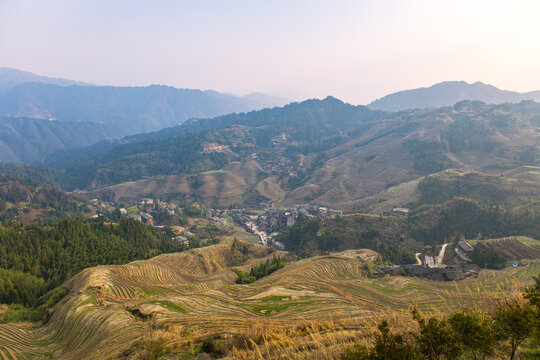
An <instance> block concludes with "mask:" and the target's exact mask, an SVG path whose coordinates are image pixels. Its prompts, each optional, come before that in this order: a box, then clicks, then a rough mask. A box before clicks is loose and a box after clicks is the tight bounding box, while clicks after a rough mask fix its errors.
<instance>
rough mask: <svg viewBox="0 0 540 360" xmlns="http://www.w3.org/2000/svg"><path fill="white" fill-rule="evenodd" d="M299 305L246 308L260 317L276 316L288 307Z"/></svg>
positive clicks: (253, 306) (285, 304) (251, 306)
mask: <svg viewBox="0 0 540 360" xmlns="http://www.w3.org/2000/svg"><path fill="white" fill-rule="evenodd" d="M299 304H300V303H290V302H287V303H284V304H278V305H250V306H248V308H249V309H250V310H251V311H253V312H254V313H257V314H260V315H273V314H277V313H279V312H282V311H283V310H287V309H288V308H290V307H293V306H297V305H299Z"/></svg>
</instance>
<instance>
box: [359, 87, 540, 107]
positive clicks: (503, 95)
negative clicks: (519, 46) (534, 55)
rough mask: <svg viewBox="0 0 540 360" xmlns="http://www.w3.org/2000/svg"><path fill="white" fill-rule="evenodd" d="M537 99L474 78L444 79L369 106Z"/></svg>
mask: <svg viewBox="0 0 540 360" xmlns="http://www.w3.org/2000/svg"><path fill="white" fill-rule="evenodd" d="M531 99H532V100H536V101H540V94H539V93H538V92H530V93H519V92H515V91H508V90H501V89H498V88H496V87H495V86H493V85H490V84H485V83H483V82H481V81H476V82H474V83H472V84H469V83H467V82H466V81H443V82H440V83H437V84H434V85H432V86H430V87H423V88H417V89H411V90H403V91H399V92H396V93H393V94H390V95H386V96H384V97H382V98H380V99H377V100H375V101H373V102H372V103H370V104H368V105H367V106H368V107H369V108H371V109H378V110H386V111H399V110H405V109H417V108H427V107H443V106H452V105H454V104H455V103H457V102H460V101H463V100H478V101H482V102H485V103H487V104H500V103H505V102H511V103H518V102H520V101H523V100H531Z"/></svg>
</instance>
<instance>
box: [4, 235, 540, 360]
mask: <svg viewBox="0 0 540 360" xmlns="http://www.w3.org/2000/svg"><path fill="white" fill-rule="evenodd" d="M249 247H250V255H251V259H250V260H248V261H246V262H245V263H242V264H240V265H239V266H238V267H240V268H242V269H244V270H248V269H249V268H250V267H251V266H253V265H255V264H257V263H259V262H260V261H262V260H264V259H265V258H267V257H268V256H273V255H268V253H267V250H266V249H265V248H263V247H262V246H259V245H255V244H250V245H249ZM230 251H231V242H230V241H229V242H223V243H220V244H217V245H214V246H210V247H208V248H203V249H197V250H191V251H186V252H183V253H177V254H165V255H160V256H158V257H155V258H153V259H150V260H145V261H136V262H133V263H130V264H127V265H122V266H98V267H95V268H90V269H86V270H84V271H83V272H81V273H79V274H78V275H76V276H75V277H74V278H72V279H71V280H69V281H68V282H67V284H66V285H67V286H68V288H69V289H70V292H69V294H68V296H66V297H65V298H64V299H63V300H62V301H61V302H60V303H59V304H57V306H56V307H55V310H54V313H53V315H52V318H51V320H50V321H49V323H48V324H46V325H43V326H37V325H31V324H30V325H29V324H17V325H14V324H6V325H0V359H2V360H4V359H24V358H27V359H41V358H54V359H81V360H84V359H115V358H119V357H122V356H127V355H126V354H129V351H130V349H132V348H133V346H134V345H135V344H136V343H137V342H139V341H141V339H145V338H146V336H147V335H148V334H149V332H150V331H151V329H155V328H156V327H157V328H159V327H160V326H161V325H160V324H167V326H175V327H176V328H178V329H183V330H182V331H183V332H184V333H185V334H184V333H183V334H184V335H182V336H179V337H178V338H179V339H183V340H182V341H184V340H185V339H188V338H190V336H191V337H193V336H195V335H193V334H197V336H198V337H203V336H205V335H208V334H212V333H216V332H220V333H226V334H231V333H239V332H242V331H246V330H247V329H251V328H252V327H256V326H259V325H260V324H261V323H263V324H264V326H269V325H272V326H276V327H283V328H290V327H291V325H292V324H301V323H306V322H312V321H317V322H318V323H319V324H323V323H325V324H326V323H327V324H334V325H332V326H333V327H329V329H330V328H332V329H334V330H333V331H334V332H335V333H336V334H337V333H339V336H338V335H336V336H337V337H336V336H334V335H333V336H334V337H333V339H338V338H339V339H341V340H339V341H346V339H348V338H350V337H351V336H352V333H351V332H350V331H352V330H350V329H349V327H351V328H352V327H356V328H358V327H359V326H367V325H366V322H370V324H372V323H373V321H374V320H373V319H376V318H377V317H380V316H388V314H392V316H393V317H395V318H399V317H400V316H408V315H407V313H408V310H409V308H410V307H411V306H416V307H418V308H419V309H421V310H423V311H425V312H441V311H442V312H444V311H449V310H454V309H456V308H460V307H463V306H471V305H475V304H479V303H489V302H491V301H492V300H493V299H495V298H497V297H502V296H504V294H508V293H511V292H512V291H514V290H515V289H517V288H519V287H520V286H522V285H523V284H525V283H527V282H528V281H530V280H531V277H532V276H534V275H537V274H538V272H539V271H540V262H538V261H533V262H529V263H528V265H527V266H525V265H523V266H518V267H516V268H511V269H507V270H504V271H489V270H488V271H483V272H481V274H480V276H479V277H478V278H477V279H468V280H464V281H461V282H457V283H451V282H446V283H442V282H435V281H431V280H426V279H420V278H412V277H387V278H382V279H372V278H368V277H366V276H365V275H364V273H363V270H362V268H363V264H362V263H361V262H359V261H358V260H356V259H355V258H354V257H351V256H348V255H347V254H346V253H338V254H333V255H330V256H321V257H316V258H311V259H306V260H301V261H297V262H294V263H291V264H289V265H287V266H285V267H284V268H282V269H280V270H278V271H276V272H275V273H273V274H271V275H269V276H267V277H265V278H262V279H260V280H259V281H256V282H254V283H252V284H248V285H238V284H235V281H236V275H235V274H234V272H233V270H232V268H233V267H230V266H226V265H225V264H227V261H229V260H230V259H228V254H229V253H230ZM257 324H259V325H257ZM335 324H340V325H339V327H338V326H337V325H335ZM351 324H355V325H351ZM338 328H339V329H340V330H339V332H336V331H337V330H335V329H338ZM347 329H349V330H347ZM328 332H330V330H328ZM190 334H191V335H190ZM298 336H307V335H302V334H300V335H298ZM313 336H315V335H313ZM320 336H321V339H320V341H327V340H328V339H326V338H325V337H324V336H326V335H320ZM324 339H326V340H324ZM312 340H313V339H311V340H309V341H312ZM280 341H281V340H280ZM282 341H286V339H282ZM328 341H329V340H328ZM332 341H334V340H332ZM335 341H337V340H335ZM306 342H308V341H307V340H306ZM287 344H288V345H287V346H289V347H294V346H296V345H295V344H293V343H290V342H289V343H287ZM280 346H281V345H280ZM283 346H285V345H283ZM244 355H245V354H244ZM244 355H242V354H240V353H238V354H237V357H239V358H242V357H244ZM246 358H249V357H246Z"/></svg>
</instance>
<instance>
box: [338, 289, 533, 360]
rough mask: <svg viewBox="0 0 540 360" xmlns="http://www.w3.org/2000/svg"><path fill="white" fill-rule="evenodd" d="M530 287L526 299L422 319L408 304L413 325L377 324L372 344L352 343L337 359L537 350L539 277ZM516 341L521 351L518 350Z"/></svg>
mask: <svg viewBox="0 0 540 360" xmlns="http://www.w3.org/2000/svg"><path fill="white" fill-rule="evenodd" d="M536 281H537V284H536V286H535V287H532V288H529V289H528V290H527V293H526V295H525V298H527V299H529V301H528V302H520V301H514V302H505V303H503V304H500V305H499V306H498V308H497V309H496V311H495V312H493V313H491V314H489V313H486V312H483V311H480V310H476V309H475V310H469V311H460V312H456V313H454V314H452V315H450V316H449V317H447V318H442V319H439V318H435V317H431V318H429V319H426V318H424V317H422V316H421V315H420V313H419V312H418V311H417V310H412V315H413V319H414V320H415V321H416V323H417V325H418V330H417V331H414V332H409V333H402V334H394V333H392V332H391V331H390V327H389V324H388V322H386V321H382V322H381V323H380V325H379V326H378V329H379V334H377V335H376V337H375V343H374V344H373V346H371V347H369V348H368V347H366V346H355V348H354V349H348V350H347V351H346V352H345V353H343V354H342V356H341V359H342V360H382V359H387V360H393V359H396V360H398V359H406V360H407V359H408V360H457V359H474V360H477V359H489V358H497V359H501V358H508V359H511V360H513V359H516V358H518V356H519V354H520V352H521V353H522V354H523V356H527V357H528V358H531V359H532V358H535V359H537V358H538V356H540V303H539V302H538V299H539V298H540V280H539V279H537V280H536ZM520 347H521V351H520Z"/></svg>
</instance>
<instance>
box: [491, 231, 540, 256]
mask: <svg viewBox="0 0 540 360" xmlns="http://www.w3.org/2000/svg"><path fill="white" fill-rule="evenodd" d="M482 244H484V245H485V246H487V247H490V248H492V249H493V250H494V251H495V252H497V253H499V254H501V255H502V256H503V257H504V258H505V259H508V260H522V259H538V258H540V241H537V240H534V239H531V238H527V237H524V236H520V237H510V238H502V239H490V240H488V241H485V242H483V243H482Z"/></svg>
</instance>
